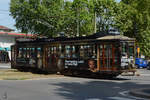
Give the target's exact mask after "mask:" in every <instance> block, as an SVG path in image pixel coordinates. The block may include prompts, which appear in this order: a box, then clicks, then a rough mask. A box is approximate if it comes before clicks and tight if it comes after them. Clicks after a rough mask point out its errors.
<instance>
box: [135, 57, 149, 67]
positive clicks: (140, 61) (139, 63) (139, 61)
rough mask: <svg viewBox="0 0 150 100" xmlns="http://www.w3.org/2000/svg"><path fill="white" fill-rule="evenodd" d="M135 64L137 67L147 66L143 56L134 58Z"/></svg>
mask: <svg viewBox="0 0 150 100" xmlns="http://www.w3.org/2000/svg"><path fill="white" fill-rule="evenodd" d="M135 65H136V66H137V68H147V66H148V61H147V60H145V59H143V58H136V59H135Z"/></svg>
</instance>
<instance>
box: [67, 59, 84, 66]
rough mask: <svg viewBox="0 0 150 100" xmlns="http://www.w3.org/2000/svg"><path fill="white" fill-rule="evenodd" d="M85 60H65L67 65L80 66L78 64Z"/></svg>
mask: <svg viewBox="0 0 150 100" xmlns="http://www.w3.org/2000/svg"><path fill="white" fill-rule="evenodd" d="M83 63H84V61H83V60H81V61H76V60H65V66H78V64H83Z"/></svg>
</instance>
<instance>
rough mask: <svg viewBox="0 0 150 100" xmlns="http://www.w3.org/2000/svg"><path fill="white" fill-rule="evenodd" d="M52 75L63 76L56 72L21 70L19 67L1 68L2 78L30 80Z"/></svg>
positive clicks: (0, 78)
mask: <svg viewBox="0 0 150 100" xmlns="http://www.w3.org/2000/svg"><path fill="white" fill-rule="evenodd" d="M51 77H62V75H56V74H46V75H45V74H35V73H31V72H20V71H18V70H17V69H1V70H0V80H28V79H39V78H40V79H41V78H51Z"/></svg>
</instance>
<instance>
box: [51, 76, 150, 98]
mask: <svg viewBox="0 0 150 100" xmlns="http://www.w3.org/2000/svg"><path fill="white" fill-rule="evenodd" d="M81 80H82V79H81ZM49 85H53V86H56V87H59V88H57V89H56V90H55V91H56V94H58V95H60V96H63V97H64V98H66V99H70V100H90V99H91V98H93V99H94V98H95V99H96V98H101V99H104V100H106V97H114V96H117V95H119V94H118V93H119V92H120V91H127V90H131V89H135V88H141V87H142V88H144V87H145V88H146V87H149V88H150V85H146V84H136V83H134V82H125V81H115V80H113V81H111V80H96V81H95V80H93V81H92V80H90V81H86V82H82V81H81V82H80V81H79V80H78V81H77V82H62V83H56V84H52V83H50V84H49Z"/></svg>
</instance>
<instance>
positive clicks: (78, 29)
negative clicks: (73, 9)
mask: <svg viewBox="0 0 150 100" xmlns="http://www.w3.org/2000/svg"><path fill="white" fill-rule="evenodd" d="M79 25H80V24H79V8H78V7H77V36H80V34H79V32H80V26H79Z"/></svg>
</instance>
